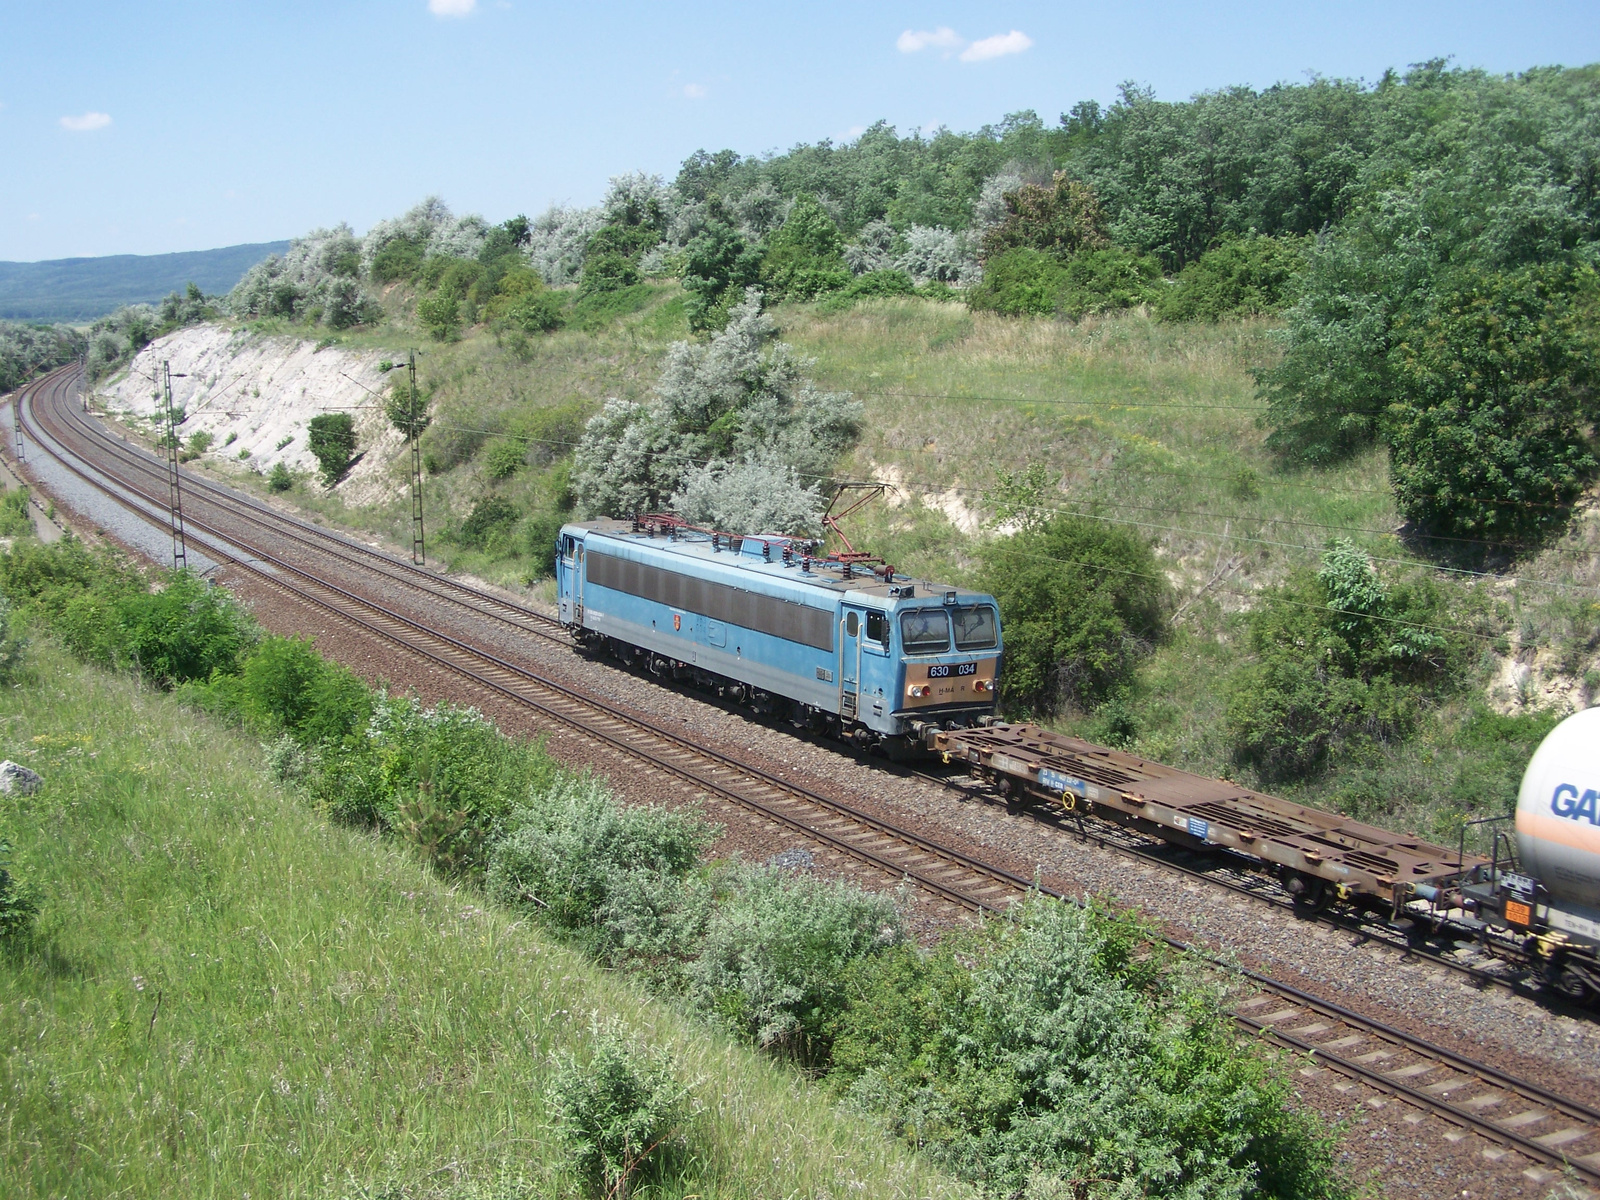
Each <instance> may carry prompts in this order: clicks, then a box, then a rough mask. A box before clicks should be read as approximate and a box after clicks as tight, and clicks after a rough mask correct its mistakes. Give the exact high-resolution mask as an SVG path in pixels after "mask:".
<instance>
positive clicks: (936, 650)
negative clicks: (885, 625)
mask: <svg viewBox="0 0 1600 1200" xmlns="http://www.w3.org/2000/svg"><path fill="white" fill-rule="evenodd" d="M900 644H901V645H902V646H904V647H905V651H906V653H907V654H942V653H944V651H946V650H948V649H950V621H949V618H947V617H946V616H945V615H944V609H942V608H920V609H912V610H911V611H910V612H908V613H902V614H901V616H900Z"/></svg>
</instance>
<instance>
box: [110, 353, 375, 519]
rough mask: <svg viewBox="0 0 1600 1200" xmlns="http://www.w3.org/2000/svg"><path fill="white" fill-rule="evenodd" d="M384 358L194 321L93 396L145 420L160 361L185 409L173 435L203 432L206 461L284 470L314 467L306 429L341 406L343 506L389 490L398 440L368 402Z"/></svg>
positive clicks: (153, 403) (154, 406) (151, 412)
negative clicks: (346, 421) (351, 451)
mask: <svg viewBox="0 0 1600 1200" xmlns="http://www.w3.org/2000/svg"><path fill="white" fill-rule="evenodd" d="M386 357H388V358H395V357H398V355H397V354H396V353H395V352H390V353H389V354H387V355H386V354H384V353H381V352H378V351H361V350H350V349H346V348H344V347H341V346H326V347H323V348H321V349H319V348H318V347H317V344H316V343H315V342H311V341H304V340H301V339H299V338H292V337H264V336H261V335H258V334H253V333H250V332H249V331H247V330H242V329H234V328H230V327H229V326H227V325H221V324H216V325H197V326H192V327H190V328H187V329H180V330H177V331H176V332H174V333H170V334H168V335H167V336H165V337H162V338H158V339H157V340H155V341H154V342H152V343H150V345H148V346H146V347H145V348H144V349H143V350H141V351H140V352H139V354H138V356H137V357H135V358H134V360H133V362H132V363H131V364H130V365H129V368H128V369H127V370H126V371H124V372H122V373H121V374H119V375H116V376H114V377H113V378H112V379H110V380H108V381H106V382H105V383H103V384H101V385H100V387H99V388H98V389H97V391H96V396H97V398H98V399H99V401H100V403H102V404H104V405H105V406H106V407H107V408H108V409H110V410H111V411H113V412H118V413H122V414H126V415H128V416H131V417H137V418H144V419H146V420H148V419H150V418H151V417H153V416H154V414H155V412H156V409H157V406H158V401H157V399H156V389H155V385H154V382H153V380H154V379H155V377H156V372H157V370H158V369H159V367H160V365H161V363H162V361H163V360H165V361H167V362H169V363H170V364H171V367H172V374H173V379H172V398H173V401H174V403H175V404H176V405H177V406H178V407H179V408H181V409H182V410H183V411H184V413H185V414H187V415H186V418H185V420H184V422H183V425H182V426H181V427H180V432H181V434H182V436H183V437H184V438H185V439H187V438H189V437H191V436H192V435H194V434H195V433H198V432H200V431H202V430H203V431H205V432H208V433H210V434H211V436H212V443H211V447H210V449H208V450H207V451H206V457H208V458H212V459H217V460H222V461H227V462H230V463H232V464H235V465H244V466H247V467H249V468H250V469H252V470H257V471H269V470H271V469H272V467H273V466H274V464H276V463H279V462H283V463H285V464H287V465H288V466H289V468H290V469H291V470H295V471H302V472H308V473H309V472H314V471H315V470H316V469H317V461H316V459H315V458H314V457H312V454H311V452H310V450H308V449H307V448H306V425H307V424H308V423H309V422H310V421H311V418H313V417H315V416H317V415H319V414H321V413H326V412H349V413H350V415H351V416H352V417H354V418H355V423H356V438H357V443H356V450H357V453H358V454H360V455H361V459H360V461H358V462H357V463H356V465H355V466H354V467H353V468H352V469H351V471H350V473H349V474H348V475H347V476H346V477H345V478H344V480H343V481H342V482H341V483H340V484H339V491H340V492H341V493H342V494H343V495H344V497H345V499H346V501H347V502H349V503H354V504H362V503H370V502H371V501H372V500H374V499H376V498H377V496H378V495H379V494H380V493H382V492H385V491H388V490H390V489H391V488H393V487H394V486H396V481H395V480H394V479H393V478H392V472H391V470H390V466H391V463H392V462H393V460H394V458H395V456H396V454H397V452H398V451H399V450H400V449H401V448H402V447H403V444H404V443H403V439H402V438H401V435H400V434H399V433H398V432H396V430H395V429H394V427H393V426H391V425H390V424H389V422H388V421H387V420H386V419H385V417H384V415H383V411H382V408H381V406H380V405H379V401H378V399H377V395H378V394H380V393H382V392H383V391H384V388H385V386H386V384H387V382H388V380H387V378H386V376H385V374H384V372H383V371H381V370H380V369H379V363H380V362H381V361H382V360H383V359H384V358H386ZM230 436H231V437H232V438H233V440H232V441H229V438H230ZM280 443H281V444H280Z"/></svg>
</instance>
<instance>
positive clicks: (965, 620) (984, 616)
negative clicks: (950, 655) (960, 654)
mask: <svg viewBox="0 0 1600 1200" xmlns="http://www.w3.org/2000/svg"><path fill="white" fill-rule="evenodd" d="M952 615H953V616H954V617H955V619H956V649H957V650H993V649H994V648H995V645H996V643H998V642H999V640H1000V639H999V635H998V634H997V633H996V631H995V624H994V609H992V608H990V607H989V606H988V605H987V604H972V605H963V606H962V607H960V608H957V609H956V610H955V612H954V613H953V614H952Z"/></svg>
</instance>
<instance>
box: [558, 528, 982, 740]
mask: <svg viewBox="0 0 1600 1200" xmlns="http://www.w3.org/2000/svg"><path fill="white" fill-rule="evenodd" d="M810 549H811V544H810V543H803V542H797V541H794V540H792V539H790V538H785V537H776V536H759V537H743V538H740V537H730V536H728V535H725V534H717V533H710V532H707V531H703V530H696V529H690V528H689V527H687V526H685V525H683V524H682V523H681V522H678V521H675V520H672V519H670V518H646V519H645V520H644V521H643V522H642V523H641V522H637V521H635V522H627V521H609V520H606V521H588V522H582V523H578V524H571V525H566V526H564V527H563V528H562V530H561V534H560V537H559V538H558V541H557V555H556V582H557V590H558V595H559V599H560V613H561V622H562V624H563V625H565V626H566V627H567V628H568V629H569V630H570V631H571V632H572V634H573V636H574V637H575V638H576V639H577V640H578V641H579V642H580V643H582V644H584V645H587V646H589V647H591V648H594V649H600V650H606V651H609V652H611V653H613V654H615V655H617V656H618V657H620V658H622V659H623V660H624V661H628V662H633V663H638V664H640V665H643V666H645V667H646V668H648V669H649V670H650V671H651V672H652V673H654V674H657V675H666V676H670V677H671V678H673V679H677V680H683V681H687V682H692V683H695V684H697V685H699V686H702V687H707V688H712V689H715V690H716V691H718V692H719V693H720V694H721V695H723V696H724V697H726V698H728V699H732V700H735V701H738V702H742V703H746V704H749V705H751V706H753V707H754V708H756V709H758V710H760V711H764V712H770V713H774V714H776V715H779V716H783V717H786V718H787V719H789V720H791V721H793V722H794V723H795V724H797V725H799V724H806V725H809V726H810V727H811V728H813V729H814V730H816V731H817V732H827V733H832V734H834V735H836V736H839V737H843V738H846V739H849V740H851V741H853V742H854V743H856V744H857V745H860V746H882V747H883V748H885V749H886V750H890V751H896V750H901V749H911V748H916V749H920V748H921V747H922V746H923V744H924V741H925V738H926V735H927V732H928V731H929V730H930V729H960V728H966V727H968V726H972V725H976V724H978V723H979V722H980V720H981V719H982V718H984V717H988V716H991V715H992V714H993V712H994V706H995V685H996V682H997V680H998V678H999V669H1000V650H1001V642H1000V616H999V609H998V607H997V606H996V604H995V601H994V597H992V596H987V595H984V594H982V593H979V592H969V591H965V590H963V589H960V588H954V587H948V586H945V585H942V584H935V583H929V582H927V581H925V580H913V579H909V578H907V577H906V576H904V575H899V574H896V573H894V572H893V571H892V570H891V569H890V568H888V567H884V566H881V565H875V564H876V560H871V561H870V562H863V561H861V560H863V559H864V558H865V556H860V555H847V556H842V557H840V558H827V559H823V558H812V557H811V556H810V554H809V553H808V551H809V550H810Z"/></svg>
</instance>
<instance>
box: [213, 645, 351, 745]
mask: <svg viewBox="0 0 1600 1200" xmlns="http://www.w3.org/2000/svg"><path fill="white" fill-rule="evenodd" d="M236 687H237V691H236V695H237V697H238V701H237V703H238V708H239V711H240V715H242V716H244V717H246V718H247V719H250V720H253V721H255V722H256V723H257V724H259V725H260V726H262V727H263V728H265V729H266V730H268V731H277V730H281V731H284V732H287V733H291V734H293V735H294V736H295V738H296V739H298V740H299V742H300V743H301V744H303V745H311V746H315V745H317V744H319V743H322V742H337V741H342V740H343V739H344V738H346V737H349V736H351V735H352V734H355V733H357V732H359V731H360V730H361V729H362V728H363V727H364V726H365V725H366V723H367V720H368V719H369V718H370V717H371V715H372V698H371V694H370V692H369V691H368V690H367V686H366V684H365V683H363V682H362V681H361V680H360V679H358V678H357V677H356V676H355V675H353V674H352V673H351V672H350V671H349V670H347V669H346V668H344V667H341V666H339V665H338V664H337V663H334V662H330V661H329V660H327V659H325V658H323V657H322V656H321V655H320V654H318V653H317V652H316V650H314V649H313V648H312V645H311V643H310V642H309V641H307V640H305V639H302V638H284V637H275V636H273V637H265V638H262V639H261V641H260V643H259V644H258V645H256V646H255V648H254V649H253V650H252V651H251V652H250V654H249V656H248V657H247V658H246V659H245V660H244V663H243V665H242V666H241V668H240V671H239V676H238V682H237V685H236Z"/></svg>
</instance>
